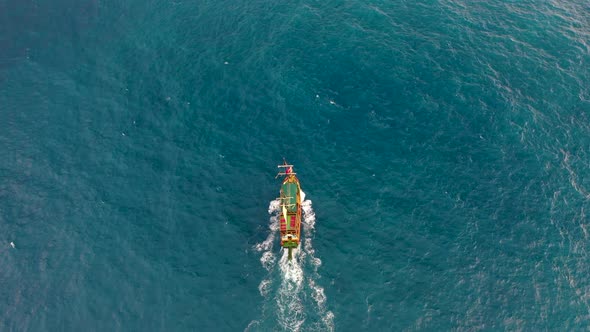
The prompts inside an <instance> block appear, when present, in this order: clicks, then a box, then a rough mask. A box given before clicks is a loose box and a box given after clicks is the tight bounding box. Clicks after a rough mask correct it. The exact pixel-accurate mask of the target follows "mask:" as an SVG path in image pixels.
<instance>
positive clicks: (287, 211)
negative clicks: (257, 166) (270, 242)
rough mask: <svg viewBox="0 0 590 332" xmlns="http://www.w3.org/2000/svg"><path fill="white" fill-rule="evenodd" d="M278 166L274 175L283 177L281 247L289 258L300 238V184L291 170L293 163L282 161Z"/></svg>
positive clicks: (291, 256)
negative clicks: (277, 171)
mask: <svg viewBox="0 0 590 332" xmlns="http://www.w3.org/2000/svg"><path fill="white" fill-rule="evenodd" d="M278 168H279V169H280V172H279V174H277V176H276V177H279V176H284V177H285V178H284V179H283V184H282V185H281V196H280V197H279V200H280V207H281V214H280V216H279V220H280V234H281V247H283V248H284V249H285V250H288V251H289V254H288V259H289V260H291V259H292V258H293V254H292V252H293V248H297V247H298V246H299V242H300V240H301V186H300V185H299V179H298V178H297V173H295V172H294V171H293V165H289V164H287V162H286V161H284V162H283V165H278Z"/></svg>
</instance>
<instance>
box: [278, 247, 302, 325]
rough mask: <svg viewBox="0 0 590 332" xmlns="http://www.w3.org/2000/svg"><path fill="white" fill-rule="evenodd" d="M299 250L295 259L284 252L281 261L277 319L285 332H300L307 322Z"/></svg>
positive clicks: (295, 253)
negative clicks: (302, 297)
mask: <svg viewBox="0 0 590 332" xmlns="http://www.w3.org/2000/svg"><path fill="white" fill-rule="evenodd" d="M299 252H300V251H299V250H298V249H293V259H292V260H289V258H288V256H289V253H288V251H287V250H283V256H282V257H281V260H280V261H279V267H280V268H281V275H282V280H281V285H280V288H279V290H278V292H277V296H276V305H277V309H278V312H277V314H278V315H277V316H278V317H277V319H278V322H279V324H280V325H281V327H282V328H283V329H284V330H285V331H299V330H300V329H301V325H303V323H304V322H305V308H304V306H303V302H302V300H301V295H302V286H303V269H302V268H301V266H300V265H299V263H298V259H299Z"/></svg>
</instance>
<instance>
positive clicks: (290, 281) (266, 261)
mask: <svg viewBox="0 0 590 332" xmlns="http://www.w3.org/2000/svg"><path fill="white" fill-rule="evenodd" d="M301 200H302V203H301V205H302V210H303V215H302V219H303V220H302V222H303V225H302V226H303V235H304V236H303V238H302V243H301V244H300V245H299V247H298V248H297V249H294V250H293V259H292V260H288V252H287V250H282V249H281V251H280V257H278V256H277V255H275V253H274V252H278V250H273V247H274V246H275V239H276V236H277V235H278V230H279V213H280V202H279V201H278V200H274V201H272V202H270V205H269V207H268V213H269V214H270V223H269V234H268V236H267V238H266V240H264V241H263V242H261V243H258V244H256V246H255V249H256V250H257V251H259V252H261V253H262V255H261V257H260V262H261V263H262V266H263V267H264V268H265V269H266V270H267V271H268V274H267V276H266V278H265V279H264V280H262V281H261V282H260V285H259V286H258V290H259V291H260V294H261V295H262V297H263V298H264V302H263V304H262V317H261V318H260V319H258V320H254V321H252V322H250V324H249V325H248V327H247V328H246V331H266V330H276V329H277V328H279V329H281V330H283V331H307V330H311V331H333V330H334V315H333V314H332V312H331V311H329V310H327V308H326V295H325V293H324V289H323V288H322V287H321V286H320V285H319V283H318V281H319V279H320V278H321V277H320V275H319V273H318V268H319V267H320V266H321V264H322V262H321V260H320V259H319V258H317V257H315V250H314V248H313V246H312V239H313V234H314V226H315V213H314V211H313V209H312V206H311V205H312V203H311V201H309V200H305V194H304V193H303V192H302V197H301ZM277 243H278V241H277Z"/></svg>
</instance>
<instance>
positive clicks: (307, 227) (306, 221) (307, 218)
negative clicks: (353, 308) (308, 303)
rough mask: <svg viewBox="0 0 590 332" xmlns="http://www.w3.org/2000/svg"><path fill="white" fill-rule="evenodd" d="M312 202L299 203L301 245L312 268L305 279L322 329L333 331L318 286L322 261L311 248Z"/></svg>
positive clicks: (324, 296)
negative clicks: (301, 231) (302, 237)
mask: <svg viewBox="0 0 590 332" xmlns="http://www.w3.org/2000/svg"><path fill="white" fill-rule="evenodd" d="M301 194H302V197H305V193H304V192H303V191H301ZM311 205H312V202H311V201H310V200H305V201H302V202H301V208H302V210H303V226H304V228H303V229H304V235H305V239H304V244H303V251H304V253H305V256H306V257H307V260H308V261H309V263H310V264H311V265H312V266H313V273H312V275H311V276H309V277H308V278H307V282H308V283H309V287H310V288H311V290H312V294H311V297H312V298H313V299H314V301H315V304H316V306H317V307H316V308H315V309H316V311H317V313H318V314H319V315H320V317H321V320H322V323H323V325H324V326H323V327H324V329H326V330H328V331H334V314H333V313H332V312H331V311H329V310H327V308H326V302H327V297H326V294H325V292H324V288H323V287H322V286H320V285H318V282H317V281H318V280H319V279H320V275H319V273H318V268H319V267H320V266H321V265H322V261H321V260H320V259H319V258H318V257H315V249H314V248H313V246H312V238H313V234H314V232H315V222H316V218H315V212H314V211H313V208H312V206H311Z"/></svg>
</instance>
